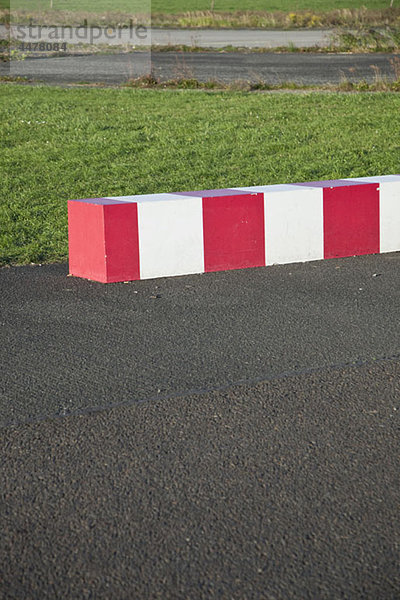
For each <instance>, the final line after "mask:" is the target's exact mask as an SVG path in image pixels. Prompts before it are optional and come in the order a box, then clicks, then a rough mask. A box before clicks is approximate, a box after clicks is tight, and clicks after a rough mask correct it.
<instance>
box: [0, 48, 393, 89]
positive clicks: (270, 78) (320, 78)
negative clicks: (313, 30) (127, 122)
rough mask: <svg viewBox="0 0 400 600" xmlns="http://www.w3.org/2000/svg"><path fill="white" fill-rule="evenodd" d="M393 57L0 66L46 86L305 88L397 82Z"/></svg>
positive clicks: (184, 55)
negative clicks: (172, 83) (195, 83)
mask: <svg viewBox="0 0 400 600" xmlns="http://www.w3.org/2000/svg"><path fill="white" fill-rule="evenodd" d="M394 59H399V55H395V54H319V53H316V54H315V53H314V54H312V53H282V54H279V53H272V52H271V53H269V52H268V53H254V52H253V53H240V52H228V53H221V52H196V53H190V52H153V53H151V54H150V53H149V52H130V53H125V54H97V55H82V56H64V57H63V56H61V57H55V58H41V57H40V56H38V57H36V58H27V59H26V60H22V61H12V62H11V63H0V76H1V75H6V74H10V73H11V75H13V76H21V77H28V78H33V79H36V80H40V81H43V82H44V83H48V84H50V83H51V84H56V83H63V84H65V83H82V82H86V83H105V84H121V83H124V82H126V81H127V80H128V79H132V78H135V77H139V76H142V75H145V74H148V73H149V72H150V71H151V70H152V72H153V74H154V75H155V76H156V77H159V78H160V79H161V80H164V81H165V80H168V79H176V78H182V77H183V78H196V79H198V80H199V81H209V80H214V79H215V80H218V81H222V82H225V83H234V82H237V81H251V82H266V83H270V84H277V83H282V82H285V81H291V82H295V83H298V84H304V85H320V84H329V83H339V82H340V81H341V80H343V79H344V78H346V79H348V80H349V81H361V80H364V79H365V81H368V82H372V81H374V79H375V78H376V77H377V76H378V77H383V78H385V77H386V78H388V79H390V80H393V79H395V77H396V71H395V67H394V64H393V60H394Z"/></svg>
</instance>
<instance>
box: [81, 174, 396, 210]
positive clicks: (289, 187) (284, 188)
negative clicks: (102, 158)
mask: <svg viewBox="0 0 400 600" xmlns="http://www.w3.org/2000/svg"><path fill="white" fill-rule="evenodd" d="M390 182H394V183H395V182H397V183H400V175H376V176H368V177H353V178H349V179H328V180H324V181H308V182H298V183H280V184H274V185H254V186H245V187H233V188H225V189H217V190H198V191H189V192H165V193H158V194H133V195H131V196H105V197H100V198H83V199H73V200H70V201H72V202H85V203H88V204H95V205H110V204H123V203H126V202H135V203H146V202H172V201H177V200H178V201H181V200H184V199H186V200H193V199H195V198H203V199H204V198H219V197H226V196H243V195H244V194H251V195H253V194H254V195H256V194H276V193H282V192H293V191H295V189H296V188H302V189H307V188H309V189H324V188H339V187H349V186H354V185H362V184H365V185H367V184H380V183H390Z"/></svg>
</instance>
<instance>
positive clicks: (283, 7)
mask: <svg viewBox="0 0 400 600" xmlns="http://www.w3.org/2000/svg"><path fill="white" fill-rule="evenodd" d="M5 1H6V0H2V2H5ZM399 1H400V0H394V6H398V4H399ZM141 4H142V6H143V7H144V10H148V8H149V7H150V6H151V11H152V12H154V13H155V12H161V13H167V14H168V13H183V12H187V11H204V10H210V8H211V6H212V0H153V1H152V2H150V0H81V1H80V0H53V8H54V9H55V10H79V11H89V12H105V11H111V10H112V11H122V12H135V10H136V9H137V7H138V6H139V7H140V5H141ZM389 5H390V2H389V1H387V0H335V2H333V1H332V0H240V1H239V0H215V2H214V10H216V11H239V10H240V11H243V10H259V11H278V10H280V11H285V12H290V11H298V10H311V11H330V10H333V9H337V8H360V7H362V6H365V7H366V8H369V9H377V10H382V9H384V8H388V7H389ZM11 8H12V9H13V10H19V9H25V10H30V11H35V10H48V9H49V8H50V0H11Z"/></svg>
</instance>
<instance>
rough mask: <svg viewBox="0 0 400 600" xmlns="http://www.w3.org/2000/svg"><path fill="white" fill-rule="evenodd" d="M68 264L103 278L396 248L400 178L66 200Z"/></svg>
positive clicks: (110, 279) (399, 227) (84, 273)
mask: <svg viewBox="0 0 400 600" xmlns="http://www.w3.org/2000/svg"><path fill="white" fill-rule="evenodd" d="M68 221H69V266H70V273H71V274H72V275H75V276H77V277H83V278H86V279H93V280H95V281H100V282H103V283H110V282H116V281H128V280H135V279H149V278H155V277H166V276H173V275H185V274H192V273H204V272H209V271H220V270H229V269H241V268H248V267H260V266H265V265H272V264H282V263H291V262H304V261H310V260H318V259H322V258H333V257H341V256H355V255H361V254H373V253H379V252H393V251H397V250H400V175H385V176H378V177H363V178H353V179H345V180H332V181H317V182H307V183H295V184H282V185H267V186H250V187H243V188H231V189H223V190H203V191H197V192H196V191H195V192H177V193H174V194H172V193H171V194H169V193H161V194H147V195H133V196H118V197H108V198H92V199H82V200H70V201H69V202H68Z"/></svg>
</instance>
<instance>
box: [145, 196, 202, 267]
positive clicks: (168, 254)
mask: <svg viewBox="0 0 400 600" xmlns="http://www.w3.org/2000/svg"><path fill="white" fill-rule="evenodd" d="M138 223H139V258H140V278H141V279H151V278H153V277H167V276H168V275H188V274H190V273H203V272H204V250H203V201H202V199H201V198H195V197H182V196H178V199H177V200H170V199H168V200H167V201H164V202H160V201H158V202H145V203H139V204H138Z"/></svg>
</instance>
